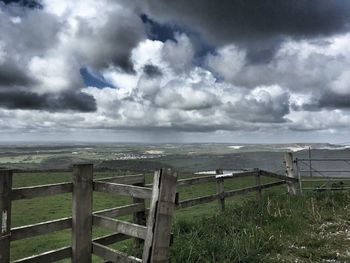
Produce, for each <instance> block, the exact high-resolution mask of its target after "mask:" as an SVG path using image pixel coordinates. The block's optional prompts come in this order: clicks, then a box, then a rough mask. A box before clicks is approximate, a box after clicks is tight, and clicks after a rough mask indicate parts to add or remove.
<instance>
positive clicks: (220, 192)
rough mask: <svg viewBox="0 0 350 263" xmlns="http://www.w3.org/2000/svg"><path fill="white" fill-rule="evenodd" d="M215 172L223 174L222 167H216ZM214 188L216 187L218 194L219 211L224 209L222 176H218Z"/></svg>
mask: <svg viewBox="0 0 350 263" xmlns="http://www.w3.org/2000/svg"><path fill="white" fill-rule="evenodd" d="M215 173H216V174H217V175H218V174H223V173H224V171H223V170H222V169H217V170H216V171H215ZM216 188H217V193H218V195H219V200H218V202H219V209H220V211H221V212H223V211H225V187H224V178H218V179H216Z"/></svg>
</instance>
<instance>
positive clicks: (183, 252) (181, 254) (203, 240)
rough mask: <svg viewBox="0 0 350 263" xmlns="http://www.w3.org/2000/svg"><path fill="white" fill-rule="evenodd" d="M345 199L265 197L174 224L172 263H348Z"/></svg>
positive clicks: (337, 195)
mask: <svg viewBox="0 0 350 263" xmlns="http://www.w3.org/2000/svg"><path fill="white" fill-rule="evenodd" d="M349 203H350V195H349V194H348V193H347V194H345V193H318V194H317V195H316V194H314V195H312V194H310V195H307V196H303V197H289V196H287V195H280V194H279V195H270V196H265V197H264V198H263V200H262V201H261V202H258V201H256V200H253V199H251V200H248V201H244V202H242V203H240V204H235V205H230V206H229V207H228V209H227V210H226V211H225V212H224V213H220V214H219V213H218V214H216V215H212V216H206V217H203V218H202V219H189V218H187V219H186V220H183V219H180V220H177V222H176V223H175V225H174V233H175V236H174V244H173V245H172V248H171V261H172V262H181V263H182V262H271V263H272V262H276V263H277V262H349V260H350V253H349V249H348V248H349V245H350V240H349V232H348V228H349V225H350V221H349V219H350V214H349V212H350V211H349V210H350V208H349Z"/></svg>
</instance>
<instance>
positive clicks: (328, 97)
mask: <svg viewBox="0 0 350 263" xmlns="http://www.w3.org/2000/svg"><path fill="white" fill-rule="evenodd" d="M325 108H326V109H350V94H337V93H334V92H332V91H326V92H325V93H323V94H322V95H321V97H320V98H319V99H316V102H315V103H313V104H305V105H304V106H303V109H305V110H309V111H317V110H320V109H325Z"/></svg>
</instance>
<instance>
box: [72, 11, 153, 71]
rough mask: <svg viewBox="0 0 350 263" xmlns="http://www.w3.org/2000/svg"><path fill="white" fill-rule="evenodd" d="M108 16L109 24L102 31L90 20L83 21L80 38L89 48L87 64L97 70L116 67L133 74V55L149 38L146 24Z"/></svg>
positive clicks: (132, 17)
mask: <svg viewBox="0 0 350 263" xmlns="http://www.w3.org/2000/svg"><path fill="white" fill-rule="evenodd" d="M105 16H106V19H107V22H106V24H105V25H104V26H103V27H102V28H99V30H96V28H95V27H94V24H91V23H90V22H89V21H88V20H84V21H83V20H82V21H80V26H79V32H78V38H80V39H81V41H83V42H82V44H83V45H84V46H85V48H84V57H85V59H86V60H87V64H88V65H89V66H91V67H92V68H94V69H103V68H107V67H109V66H110V65H113V66H117V67H119V68H121V69H122V70H124V71H126V72H128V73H133V72H134V68H133V64H132V62H131V60H130V56H131V51H132V49H133V48H135V47H136V46H137V44H138V43H139V42H140V41H141V40H143V39H144V38H145V37H146V33H145V29H144V26H143V23H142V20H141V18H140V17H138V16H136V15H131V14H119V15H116V14H115V13H113V12H110V13H107V14H105Z"/></svg>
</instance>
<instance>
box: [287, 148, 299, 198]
mask: <svg viewBox="0 0 350 263" xmlns="http://www.w3.org/2000/svg"><path fill="white" fill-rule="evenodd" d="M284 162H285V166H286V176H287V177H292V178H296V176H295V173H294V162H293V154H292V153H291V152H287V153H285V154H284ZM287 191H288V193H289V194H292V195H296V194H297V191H296V184H295V183H294V182H291V181H287Z"/></svg>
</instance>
